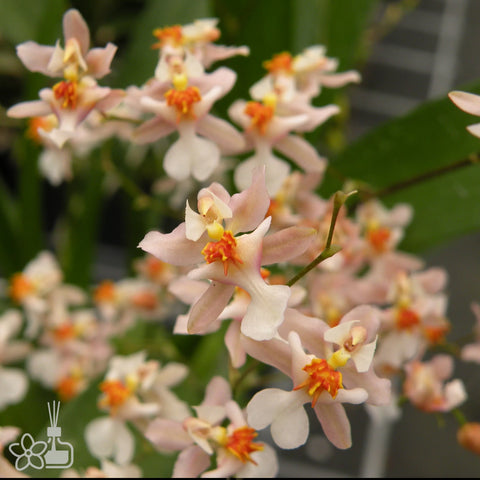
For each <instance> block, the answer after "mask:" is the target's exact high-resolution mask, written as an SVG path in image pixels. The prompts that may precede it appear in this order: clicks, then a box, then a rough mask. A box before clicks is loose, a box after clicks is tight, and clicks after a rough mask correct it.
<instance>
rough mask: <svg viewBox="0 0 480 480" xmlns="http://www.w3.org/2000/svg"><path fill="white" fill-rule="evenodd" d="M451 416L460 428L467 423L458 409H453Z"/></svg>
mask: <svg viewBox="0 0 480 480" xmlns="http://www.w3.org/2000/svg"><path fill="white" fill-rule="evenodd" d="M452 414H453V416H454V417H455V419H456V420H457V422H458V424H459V425H460V426H461V427H462V426H463V425H465V424H466V423H468V421H467V418H466V417H465V415H464V413H463V412H462V411H461V410H460V409H459V408H454V409H453V410H452Z"/></svg>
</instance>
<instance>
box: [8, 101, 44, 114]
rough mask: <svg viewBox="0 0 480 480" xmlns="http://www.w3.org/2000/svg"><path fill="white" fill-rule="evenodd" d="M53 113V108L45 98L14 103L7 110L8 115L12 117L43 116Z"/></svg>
mask: <svg viewBox="0 0 480 480" xmlns="http://www.w3.org/2000/svg"><path fill="white" fill-rule="evenodd" d="M50 113H52V109H51V107H50V105H49V104H48V103H47V102H44V101H43V100H32V101H29V102H21V103H17V104H16V105H13V106H12V107H10V108H9V109H8V110H7V116H9V117H12V118H26V117H43V116H44V115H49V114H50Z"/></svg>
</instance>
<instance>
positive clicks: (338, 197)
mask: <svg viewBox="0 0 480 480" xmlns="http://www.w3.org/2000/svg"><path fill="white" fill-rule="evenodd" d="M354 193H356V190H354V191H352V192H350V193H344V192H342V191H340V190H339V191H337V192H335V195H334V197H333V211H332V219H331V220H330V227H329V229H328V235H327V241H326V243H325V248H324V249H323V250H322V252H321V253H320V255H318V256H317V257H316V258H315V260H313V261H312V262H310V263H309V264H308V265H307V266H306V267H304V268H303V269H302V270H301V271H300V272H298V273H297V274H296V275H295V276H294V277H293V278H291V279H290V280H289V281H288V282H287V283H286V284H287V285H288V286H289V287H291V286H292V285H293V284H294V283H296V282H298V280H300V279H301V278H302V277H303V276H305V275H306V274H307V273H308V272H309V271H310V270H312V269H314V268H315V267H316V266H317V265H318V264H319V263H321V262H323V261H324V260H326V259H327V258H330V257H332V256H333V255H335V254H336V253H337V252H339V251H340V250H341V249H342V247H340V246H339V245H332V241H333V233H334V231H335V224H336V223H337V217H338V213H339V212H340V208H342V205H344V203H345V201H346V200H347V198H348V197H349V196H350V195H352V194H354Z"/></svg>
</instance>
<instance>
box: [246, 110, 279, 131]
mask: <svg viewBox="0 0 480 480" xmlns="http://www.w3.org/2000/svg"><path fill="white" fill-rule="evenodd" d="M273 113H274V109H273V107H272V106H270V105H263V103H260V102H247V105H246V107H245V114H246V115H248V116H249V117H250V118H251V119H252V122H251V125H250V128H257V129H258V130H259V132H260V133H261V134H262V135H264V134H265V130H266V129H267V126H268V123H269V122H270V120H271V119H272V117H273Z"/></svg>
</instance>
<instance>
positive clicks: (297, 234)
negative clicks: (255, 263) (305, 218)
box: [262, 226, 317, 265]
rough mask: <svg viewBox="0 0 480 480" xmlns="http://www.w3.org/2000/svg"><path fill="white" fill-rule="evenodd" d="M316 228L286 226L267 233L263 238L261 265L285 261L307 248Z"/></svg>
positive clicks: (313, 237)
mask: <svg viewBox="0 0 480 480" xmlns="http://www.w3.org/2000/svg"><path fill="white" fill-rule="evenodd" d="M316 234H317V230H316V229H315V228H312V227H297V226H294V227H288V228H284V229H282V230H280V231H278V232H275V233H273V234H271V235H268V236H266V237H265V239H264V240H263V249H262V265H271V264H273V263H279V262H285V261H287V260H290V259H292V258H295V257H297V256H299V255H301V254H302V253H304V252H305V250H307V248H308V247H309V246H310V244H311V243H312V241H313V240H314V239H315V236H316Z"/></svg>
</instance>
